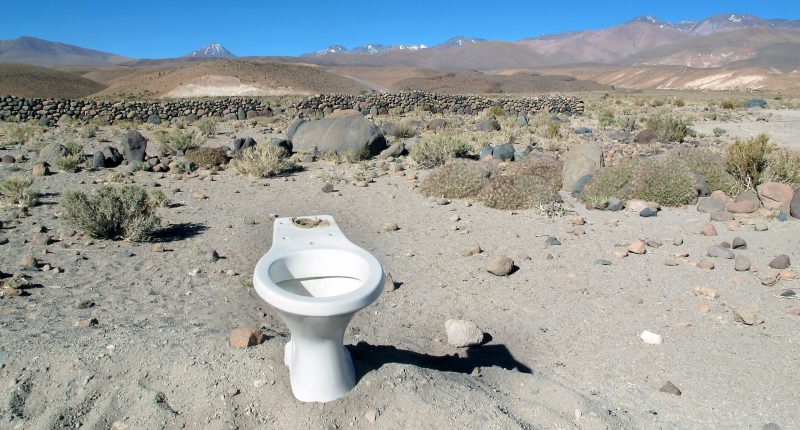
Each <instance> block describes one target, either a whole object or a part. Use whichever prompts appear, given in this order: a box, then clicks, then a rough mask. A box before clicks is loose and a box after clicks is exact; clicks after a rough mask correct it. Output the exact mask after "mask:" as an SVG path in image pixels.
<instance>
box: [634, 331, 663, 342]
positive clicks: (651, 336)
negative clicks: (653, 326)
mask: <svg viewBox="0 0 800 430" xmlns="http://www.w3.org/2000/svg"><path fill="white" fill-rule="evenodd" d="M639 337H640V338H642V340H643V341H644V343H646V344H648V345H661V335H660V334H656V333H653V332H652V331H649V330H645V331H643V332H642V334H640V335H639Z"/></svg>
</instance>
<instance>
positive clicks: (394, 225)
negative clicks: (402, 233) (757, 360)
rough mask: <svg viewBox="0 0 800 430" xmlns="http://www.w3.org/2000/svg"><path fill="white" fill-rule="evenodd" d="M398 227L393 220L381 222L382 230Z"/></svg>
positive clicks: (391, 229)
mask: <svg viewBox="0 0 800 430" xmlns="http://www.w3.org/2000/svg"><path fill="white" fill-rule="evenodd" d="M399 229H400V227H399V226H398V225H397V224H396V223H393V222H385V223H383V231H397V230H399Z"/></svg>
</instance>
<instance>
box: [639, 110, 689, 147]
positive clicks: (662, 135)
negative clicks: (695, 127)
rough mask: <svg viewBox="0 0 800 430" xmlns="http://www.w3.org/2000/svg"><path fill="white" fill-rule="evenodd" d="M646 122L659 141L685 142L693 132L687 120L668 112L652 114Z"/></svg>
mask: <svg viewBox="0 0 800 430" xmlns="http://www.w3.org/2000/svg"><path fill="white" fill-rule="evenodd" d="M646 124H647V128H649V129H650V130H653V132H654V133H655V134H656V138H657V139H658V141H659V142H683V139H685V138H686V136H688V135H690V134H691V133H692V130H691V129H690V128H689V124H688V123H687V122H686V121H684V120H683V119H682V118H677V117H674V116H672V115H670V114H668V113H660V114H655V115H652V116H650V117H649V118H647V121H646Z"/></svg>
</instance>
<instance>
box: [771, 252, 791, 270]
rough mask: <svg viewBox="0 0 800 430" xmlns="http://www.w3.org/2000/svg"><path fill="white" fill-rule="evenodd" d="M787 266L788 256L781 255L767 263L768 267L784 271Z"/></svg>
mask: <svg viewBox="0 0 800 430" xmlns="http://www.w3.org/2000/svg"><path fill="white" fill-rule="evenodd" d="M789 264H790V261H789V256H788V255H786V254H781V255H779V256H777V257H775V258H773V259H772V261H770V262H769V267H772V268H773V269H786V268H787V267H789Z"/></svg>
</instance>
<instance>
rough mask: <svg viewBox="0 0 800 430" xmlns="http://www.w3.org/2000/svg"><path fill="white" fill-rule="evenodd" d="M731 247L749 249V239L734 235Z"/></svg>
mask: <svg viewBox="0 0 800 430" xmlns="http://www.w3.org/2000/svg"><path fill="white" fill-rule="evenodd" d="M731 247H732V248H733V249H747V241H745V240H744V239H742V238H741V237H738V236H737V237H734V238H733V242H731Z"/></svg>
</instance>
